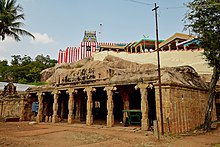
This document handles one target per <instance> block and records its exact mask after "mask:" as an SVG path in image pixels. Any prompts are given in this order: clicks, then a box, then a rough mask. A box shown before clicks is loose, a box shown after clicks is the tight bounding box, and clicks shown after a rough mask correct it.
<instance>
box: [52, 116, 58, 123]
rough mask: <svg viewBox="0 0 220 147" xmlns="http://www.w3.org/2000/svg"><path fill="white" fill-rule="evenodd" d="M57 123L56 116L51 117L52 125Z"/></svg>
mask: <svg viewBox="0 0 220 147" xmlns="http://www.w3.org/2000/svg"><path fill="white" fill-rule="evenodd" d="M57 122H58V116H57V115H53V117H52V123H57Z"/></svg>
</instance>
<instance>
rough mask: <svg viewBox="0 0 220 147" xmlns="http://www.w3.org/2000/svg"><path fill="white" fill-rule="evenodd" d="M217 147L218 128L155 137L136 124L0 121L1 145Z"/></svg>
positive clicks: (12, 146)
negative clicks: (111, 126)
mask: <svg viewBox="0 0 220 147" xmlns="http://www.w3.org/2000/svg"><path fill="white" fill-rule="evenodd" d="M30 146H31V147H71V146H84V147H93V146H95V147H110V146H111V147H122V146H123V147H130V146H131V147H154V146H159V147H160V146H162V147H176V146H177V147H203V146H204V147H206V146H208V147H209V146H215V147H217V146H218V147H220V127H218V128H217V129H216V130H213V131H211V132H209V133H206V134H199V135H198V134H197V135H190V136H188V135H187V136H186V135H185V136H184V135H178V136H177V135H170V136H168V135H165V136H164V137H160V140H157V139H156V138H155V137H154V136H153V133H152V132H143V131H141V130H140V127H139V126H129V127H123V126H120V125H118V126H115V127H113V128H107V127H105V126H104V125H92V126H86V125H85V124H71V125H68V124H67V123H57V124H52V123H40V124H34V125H33V124H29V122H6V123H5V122H0V147H30Z"/></svg>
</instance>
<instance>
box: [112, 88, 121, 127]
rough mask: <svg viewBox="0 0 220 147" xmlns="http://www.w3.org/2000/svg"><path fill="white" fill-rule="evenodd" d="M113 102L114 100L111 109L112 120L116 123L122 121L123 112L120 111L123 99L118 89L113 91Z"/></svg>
mask: <svg viewBox="0 0 220 147" xmlns="http://www.w3.org/2000/svg"><path fill="white" fill-rule="evenodd" d="M113 102H114V110H113V114H114V121H115V123H116V124H117V123H120V122H122V121H123V113H122V110H123V100H122V97H121V95H120V93H119V92H118V91H115V92H114V93H113Z"/></svg>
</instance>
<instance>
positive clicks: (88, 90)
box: [85, 87, 93, 126]
mask: <svg viewBox="0 0 220 147" xmlns="http://www.w3.org/2000/svg"><path fill="white" fill-rule="evenodd" d="M92 90H93V88H92V87H86V88H85V91H86V93H87V114H86V125H88V126H90V125H92V124H93V115H92V107H93V101H92Z"/></svg>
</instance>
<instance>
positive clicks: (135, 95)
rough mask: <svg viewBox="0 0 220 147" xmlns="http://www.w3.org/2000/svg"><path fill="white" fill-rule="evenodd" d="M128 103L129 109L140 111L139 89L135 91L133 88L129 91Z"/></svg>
mask: <svg viewBox="0 0 220 147" xmlns="http://www.w3.org/2000/svg"><path fill="white" fill-rule="evenodd" d="M133 87H134V86H133ZM129 101H130V109H138V110H141V94H140V90H139V89H137V90H135V89H134V88H132V89H131V91H130V94H129Z"/></svg>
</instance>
